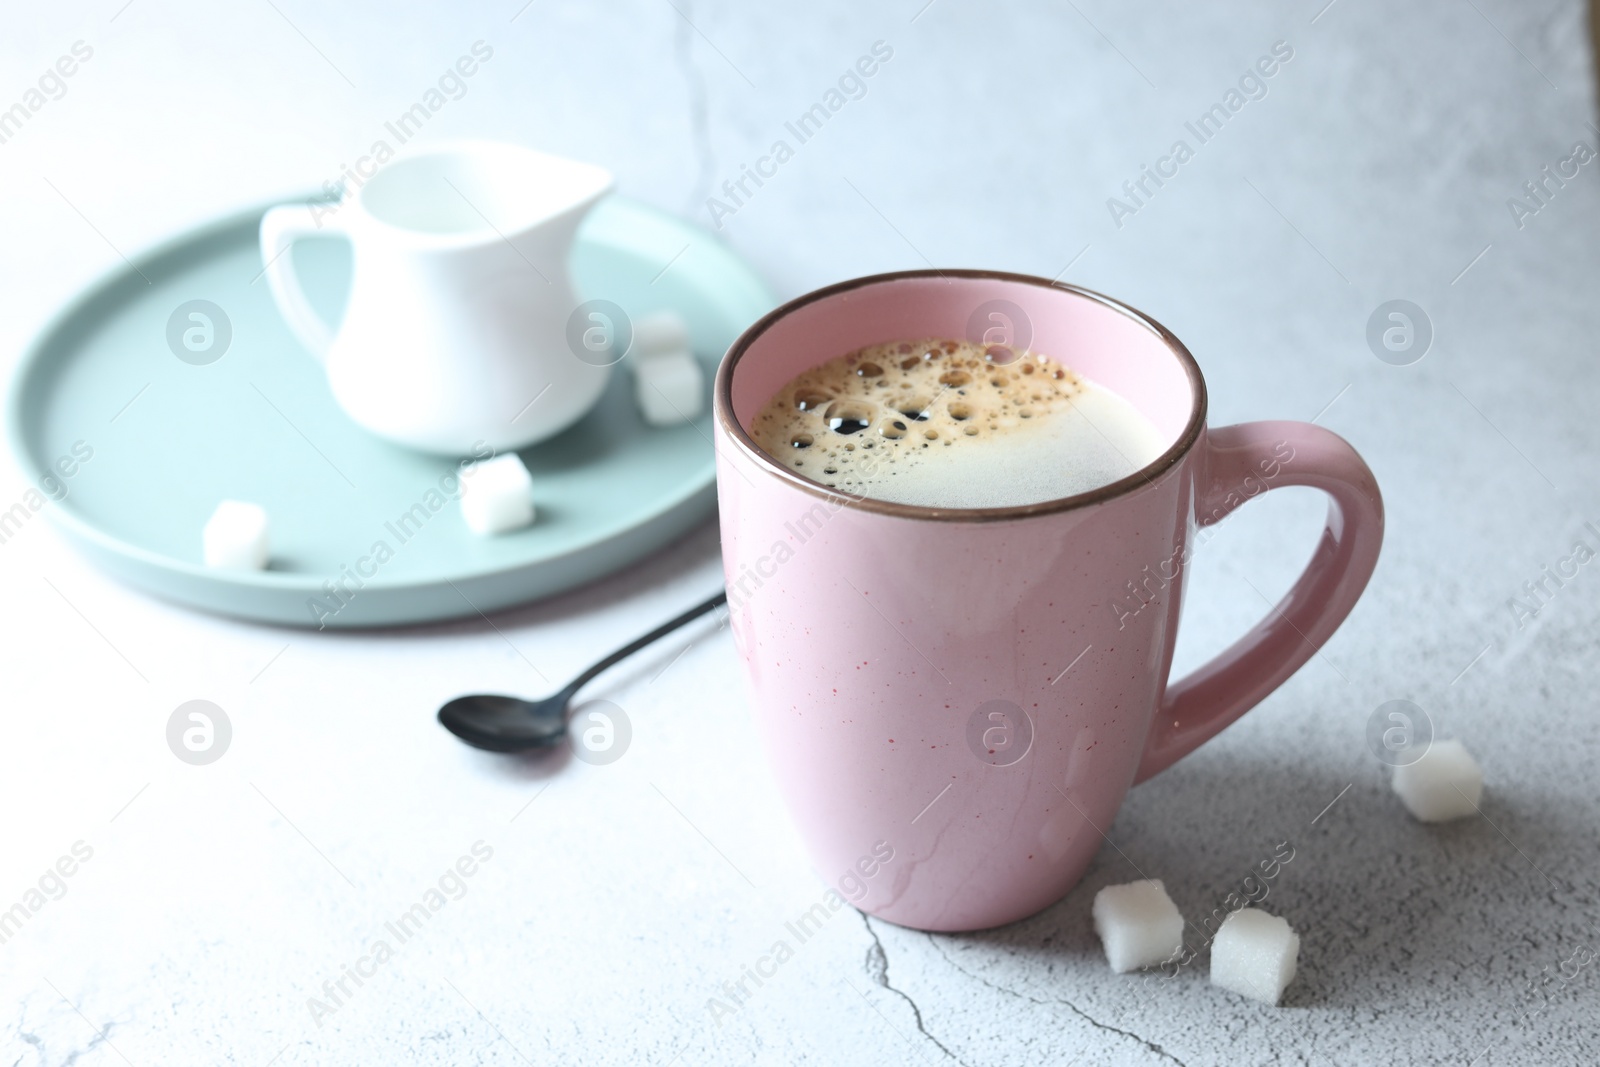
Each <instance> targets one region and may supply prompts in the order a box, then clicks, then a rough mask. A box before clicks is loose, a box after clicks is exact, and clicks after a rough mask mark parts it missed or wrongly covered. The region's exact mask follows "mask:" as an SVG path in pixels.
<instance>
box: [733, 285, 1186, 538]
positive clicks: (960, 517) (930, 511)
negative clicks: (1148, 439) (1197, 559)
mask: <svg viewBox="0 0 1600 1067" xmlns="http://www.w3.org/2000/svg"><path fill="white" fill-rule="evenodd" d="M927 278H943V279H951V278H969V279H982V280H988V281H1005V282H1016V283H1019V284H1022V285H1032V286H1037V287H1038V288H1041V289H1055V290H1058V291H1060V292H1063V293H1069V294H1071V295H1073V296H1077V297H1080V298H1082V299H1086V300H1093V301H1095V302H1096V303H1098V304H1101V305H1103V306H1105V307H1108V308H1110V309H1112V310H1113V311H1117V312H1120V313H1121V314H1123V315H1126V316H1127V317H1128V318H1130V319H1132V320H1133V321H1134V322H1137V323H1138V324H1139V325H1141V326H1143V327H1144V328H1145V329H1147V330H1149V331H1150V332H1151V333H1153V334H1155V335H1156V336H1157V337H1159V338H1160V339H1161V341H1162V342H1163V343H1164V344H1165V345H1166V346H1167V350H1168V351H1169V352H1171V353H1172V354H1173V356H1174V357H1175V358H1176V359H1177V360H1178V362H1179V363H1180V364H1181V365H1182V366H1183V369H1184V372H1185V373H1186V374H1187V375H1188V376H1189V385H1190V390H1191V395H1192V397H1193V399H1192V401H1191V407H1190V411H1189V421H1188V423H1187V425H1185V426H1184V429H1183V433H1181V434H1179V435H1178V439H1177V440H1176V441H1174V442H1173V444H1172V446H1171V447H1169V448H1168V449H1167V450H1166V451H1165V452H1163V453H1161V455H1159V456H1157V457H1156V458H1155V459H1154V460H1152V461H1151V462H1149V463H1147V464H1145V465H1144V466H1143V467H1140V468H1139V469H1138V470H1136V471H1134V472H1133V473H1132V474H1130V475H1128V476H1127V477H1125V478H1119V479H1118V480H1117V481H1114V482H1111V483H1109V484H1107V485H1102V486H1100V487H1099V488H1097V489H1090V490H1088V491H1087V492H1083V493H1076V494H1074V495H1072V496H1064V497H1057V498H1055V499H1053V500H1042V501H1039V502H1037V503H1033V504H1017V505H1012V506H1008V507H989V508H934V507H926V506H924V505H921V504H900V503H895V502H892V501H888V500H876V499H873V498H872V497H866V496H857V495H855V494H852V493H841V492H840V491H839V490H837V489H830V488H829V487H828V486H826V485H823V484H822V483H821V482H818V481H816V480H814V479H811V478H808V477H806V476H805V475H803V474H799V473H797V472H795V471H792V470H789V469H788V468H787V467H785V466H783V464H781V463H779V462H778V461H777V460H776V459H774V458H773V457H772V456H771V455H769V454H767V452H765V451H764V450H763V449H762V448H761V447H760V446H759V445H757V444H756V443H755V440H754V439H753V438H752V437H751V436H750V435H749V434H748V433H746V432H745V428H744V427H743V426H741V425H739V420H738V419H737V418H735V417H734V414H733V376H734V374H735V372H736V371H737V369H738V366H739V361H740V360H741V359H743V358H744V356H745V354H746V353H747V352H748V351H749V349H750V346H751V345H752V344H754V343H755V341H756V339H757V338H758V337H760V336H761V335H762V334H764V333H765V332H766V331H767V330H768V329H770V328H771V327H772V325H773V323H775V322H777V321H778V320H779V319H781V318H783V317H784V316H786V315H789V314H792V313H793V312H795V311H797V310H799V309H800V308H803V307H805V306H806V305H807V304H812V303H815V302H817V301H819V300H826V299H827V298H829V297H831V296H837V295H838V294H839V293H847V292H849V291H851V290H852V289H861V288H865V287H867V286H869V285H879V284H882V283H884V282H896V281H906V280H910V279H927ZM712 404H713V407H714V410H715V416H716V420H717V422H718V423H719V424H720V426H721V428H722V429H723V430H725V431H726V432H727V434H728V436H729V437H730V438H732V439H733V441H734V442H736V443H737V444H738V445H739V446H740V447H741V448H743V449H744V451H745V452H746V454H748V455H750V456H752V457H754V458H755V460H756V462H757V463H759V464H761V465H762V466H763V467H765V468H766V469H767V470H768V471H769V472H770V473H772V474H774V475H777V476H778V477H779V478H781V479H783V480H784V481H786V482H788V483H789V484H790V485H792V486H794V487H796V488H798V489H802V490H804V491H805V492H807V493H809V494H811V495H812V496H815V497H820V498H821V499H824V500H830V501H834V500H837V501H840V502H841V503H842V506H844V507H853V508H857V509H859V510H861V511H868V512H873V513H876V514H879V515H893V516H895V517H896V518H902V519H923V520H930V521H940V522H1003V521H1008V520H1013V519H1026V518H1031V517H1033V516H1035V515H1051V514H1055V513H1056V512H1061V511H1071V510H1073V509H1075V508H1082V507H1088V506H1090V505H1093V504H1102V503H1104V502H1106V501H1108V500H1114V499H1116V498H1117V497H1119V496H1124V495H1126V494H1128V493H1131V492H1133V491H1135V490H1137V489H1140V488H1142V487H1144V486H1147V485H1150V484H1152V483H1154V482H1155V480H1156V479H1157V478H1159V477H1160V476H1162V475H1163V474H1165V473H1167V472H1168V471H1169V470H1171V469H1172V468H1173V467H1174V466H1175V465H1176V464H1177V463H1178V461H1179V460H1180V459H1182V458H1183V457H1184V455H1186V454H1187V453H1188V451H1189V449H1191V448H1193V447H1194V443H1195V442H1196V441H1198V440H1199V439H1200V431H1201V430H1202V429H1203V428H1204V426H1205V421H1206V382H1205V378H1204V377H1202V376H1201V374H1200V365H1199V364H1198V363H1196V362H1195V358H1194V356H1193V355H1191V354H1190V352H1189V350H1188V349H1187V348H1185V347H1184V344H1183V342H1182V341H1180V340H1178V338H1177V337H1176V335H1174V334H1173V332H1172V331H1171V330H1169V329H1167V328H1166V327H1165V326H1163V325H1161V323H1159V322H1157V321H1156V320H1155V319H1153V318H1151V317H1150V316H1149V315H1146V314H1145V313H1144V312H1142V311H1140V310H1138V309H1137V308H1133V307H1130V306H1128V305H1127V304H1124V303H1122V302H1121V301H1120V300H1115V299H1113V298H1111V297H1109V296H1106V295H1105V294H1104V293H1097V292H1095V291H1094V290H1092V289H1084V288H1083V287H1081V286H1077V285H1070V284H1068V283H1066V282H1052V281H1049V280H1048V279H1045V278H1040V277H1038V276H1037V275H1032V274H1012V273H1009V272H1007V271H994V270H903V271H892V272H890V273H887V274H870V275H867V276H866V277H863V278H852V279H850V280H849V281H844V282H838V283H836V284H834V285H830V286H826V287H825V288H822V289H817V290H814V291H812V292H809V293H806V294H805V295H804V296H798V297H796V298H795V299H793V300H791V301H789V302H788V303H786V304H783V305H782V306H780V307H777V308H774V309H773V310H772V311H769V312H768V313H767V314H766V315H764V316H762V318H761V319H759V320H758V321H757V322H755V323H754V324H753V325H752V326H751V327H750V328H749V329H747V330H745V332H744V333H742V334H740V335H739V339H738V340H736V341H734V342H733V345H732V346H731V347H730V348H729V349H728V353H727V355H725V356H724V357H723V358H722V363H721V365H720V366H718V368H717V378H716V385H715V389H714V392H713V398H712Z"/></svg>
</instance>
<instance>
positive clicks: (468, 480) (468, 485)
mask: <svg viewBox="0 0 1600 1067" xmlns="http://www.w3.org/2000/svg"><path fill="white" fill-rule="evenodd" d="M461 517H462V518H464V519H466V520H467V525H468V526H469V527H471V528H472V532H473V533H478V534H484V535H489V534H500V533H505V532H506V531H508V530H516V529H520V528H521V527H523V526H527V525H528V524H529V523H531V522H533V477H532V475H530V474H529V473H528V468H527V467H524V466H523V465H522V457H521V456H519V455H517V454H516V453H515V452H510V453H507V454H506V455H503V456H496V457H495V458H493V459H486V460H484V461H483V462H481V463H475V464H473V465H472V466H471V467H468V468H467V469H466V470H464V471H462V472H461Z"/></svg>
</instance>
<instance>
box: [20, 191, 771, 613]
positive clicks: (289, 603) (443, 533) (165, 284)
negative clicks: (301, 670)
mask: <svg viewBox="0 0 1600 1067" xmlns="http://www.w3.org/2000/svg"><path fill="white" fill-rule="evenodd" d="M264 210H265V208H264V207H263V208H262V209H259V210H255V211H250V212H247V213H244V214H241V215H237V216H234V217H232V218H228V219H224V220H221V221H219V222H217V223H215V224H212V225H209V226H206V227H203V228H201V229H198V230H195V231H192V232H190V233H187V234H185V235H183V236H181V237H179V238H178V239H176V240H175V241H172V242H170V243H168V244H166V245H164V246H162V247H161V248H158V249H156V250H155V251H153V252H151V253H149V254H147V255H145V256H143V257H141V258H139V259H137V260H135V261H134V262H133V263H132V264H131V265H130V266H128V267H125V268H123V269H121V270H118V271H116V272H114V273H113V274H111V275H110V276H109V277H107V278H106V279H104V280H103V281H102V282H100V283H99V284H98V285H96V286H94V287H93V288H92V289H90V290H89V291H88V292H87V293H85V294H84V295H83V296H81V297H80V298H78V299H77V300H76V301H74V302H73V303H72V304H71V305H69V306H68V307H67V308H66V309H65V310H64V311H63V312H61V314H60V315H58V316H57V317H56V319H55V320H54V321H53V322H52V323H51V325H50V326H49V327H48V328H47V329H46V330H45V331H44V333H43V334H42V335H41V336H40V337H39V338H38V339H37V340H36V341H35V342H34V344H33V345H32V346H31V348H30V349H29V351H28V352H27V353H26V354H25V355H24V357H23V359H22V362H21V365H20V367H19V369H18V372H17V376H16V379H15V381H14V382H13V387H12V391H11V396H10V406H9V411H8V413H7V414H8V430H9V432H10V437H11V444H12V448H13V450H14V452H15V454H16V457H17V459H18V461H19V462H20V464H21V466H22V469H23V471H24V472H25V474H26V476H27V477H28V478H29V479H30V480H31V481H32V482H33V484H35V485H40V484H41V483H42V484H43V485H44V487H45V489H47V490H54V494H52V495H58V494H59V492H60V489H59V488H58V487H59V486H64V487H65V490H66V495H65V496H64V497H63V498H61V499H60V500H58V501H55V502H52V503H48V504H45V505H44V509H43V510H46V511H48V512H50V513H51V515H52V516H53V517H54V519H55V520H56V522H57V524H58V527H59V528H60V529H61V530H62V531H63V532H64V533H65V535H66V537H67V539H68V540H69V541H70V542H71V543H72V544H74V545H75V546H77V548H78V549H79V550H80V551H82V552H83V553H84V554H85V555H87V556H88V557H89V558H90V559H92V560H93V561H94V562H95V563H96V564H98V565H99V566H101V567H103V568H104V569H105V570H107V571H109V572H110V573H112V574H114V575H116V576H117V577H118V578H121V579H123V580H124V581H127V582H129V583H130V584H132V585H135V586H137V587H139V588H141V589H144V590H146V591H148V592H150V593H154V594H155V595H157V596H160V597H164V598H166V599H168V600H173V601H177V602H178V603H181V604H186V605H189V606H192V607H196V608H201V609H204V610H206V611H213V612H218V613H221V614H224V615H233V616H238V617H241V618H246V619H255V620H259V621H262V622H270V623H279V624H284V625H290V626H319V625H321V626H325V627H339V628H350V627H371V626H393V625H399V624H404V623H416V622H424V621H429V620H435V619H445V618H451V617H456V616H463V615H477V614H478V613H479V612H488V611H493V610H495V609H497V608H504V607H507V606H509V605H512V604H519V603H523V602H525V601H529V600H534V599H537V598H539V597H543V596H548V595H550V594H552V593H556V592H560V591H561V590H564V589H569V588H571V587H573V586H577V585H581V584H582V583H584V582H588V581H592V580H593V579H595V578H598V577H600V576H602V575H605V574H607V573H610V572H612V571H615V570H617V569H618V568H620V567H623V566H626V565H627V564H629V563H631V562H633V561H635V560H637V559H639V558H641V557H643V556H645V555H646V554H648V553H650V552H652V551H654V550H656V549H658V548H660V547H662V546H663V545H665V544H667V543H668V542H670V541H672V540H674V539H675V538H677V537H679V536H681V535H682V534H684V533H686V532H687V531H688V530H689V529H691V528H692V527H693V526H695V525H696V524H697V523H699V522H700V521H702V520H703V519H704V518H705V517H706V516H707V515H709V514H710V513H711V511H712V510H713V508H714V507H715V495H714V494H715V490H714V474H713V467H712V451H711V429H710V404H709V396H708V403H707V405H706V414H704V415H702V416H701V417H700V418H699V419H698V420H696V421H695V422H693V423H689V424H686V425H682V426H676V427H672V428H669V429H653V428H651V427H648V426H646V425H645V424H644V423H643V421H642V420H641V419H640V417H639V414H638V411H637V409H636V408H635V406H634V403H633V396H632V393H633V382H632V377H633V375H632V368H631V367H629V366H628V364H629V363H631V360H624V361H623V363H621V364H619V365H618V366H617V368H616V370H615V371H614V372H613V375H612V379H611V384H610V386H609V387H608V389H607V391H606V393H605V395H604V396H603V397H602V398H601V400H600V403H599V404H598V405H597V406H596V407H595V409H594V410H593V411H591V412H590V413H589V414H588V415H587V416H586V417H585V418H584V419H583V420H582V421H581V422H579V423H578V424H577V425H575V426H574V427H572V428H571V429H570V430H567V431H566V432H564V433H562V434H561V435H560V436H558V437H556V438H554V439H552V440H550V441H547V442H544V443H542V444H539V445H535V446H533V447H531V448H528V449H524V450H523V451H522V453H521V455H522V458H523V461H524V462H525V463H526V464H527V466H528V469H529V470H530V471H531V472H532V473H533V477H534V482H535V487H536V499H537V504H538V511H539V519H538V521H537V522H536V523H535V524H534V525H533V526H531V527H529V528H527V529H525V530H521V531H518V532H516V533H512V534H508V535H502V536H500V537H494V538H483V537H479V536H477V535H475V534H473V533H472V532H471V531H470V530H468V529H467V527H466V525H465V523H464V522H463V521H462V519H461V515H460V509H459V507H458V505H457V504H456V502H455V501H454V500H446V501H445V502H444V506H442V507H440V508H439V509H438V510H437V511H436V512H429V513H428V517H427V519H426V521H422V522H420V524H419V523H418V522H417V520H416V519H413V520H412V521H411V522H410V523H407V524H406V525H405V526H404V527H403V529H402V528H401V527H398V526H396V525H395V524H396V520H397V519H398V518H399V517H400V516H401V515H402V514H403V513H405V512H407V511H408V510H410V509H411V508H412V507H413V505H416V504H418V503H422V504H423V505H424V508H425V509H426V507H427V505H428V504H429V503H430V502H436V501H437V498H429V496H428V491H429V490H430V489H432V488H435V487H436V486H437V485H438V482H439V479H440V477H441V476H443V475H445V474H447V473H449V472H450V471H451V470H453V468H454V466H455V464H454V463H453V462H452V461H450V460H448V459H440V458H438V457H431V456H426V455H422V454H418V453H412V452H407V451H405V450H403V449H401V448H398V447H396V446H394V445H390V444H386V443H385V442H383V441H380V440H378V439H377V438H375V437H372V436H370V435H369V434H367V433H366V432H365V431H363V430H361V429H360V428H358V427H357V426H356V425H355V424H354V423H352V422H350V420H349V419H348V418H346V417H345V415H344V414H343V412H342V411H341V410H340V409H339V407H338V406H337V405H336V404H335V402H334V399H333V396H332V394H331V393H330V392H329V390H328V385H327V380H326V379H325V378H324V376H323V372H322V367H321V365H320V364H319V363H318V362H317V360H316V359H314V358H313V357H312V356H311V355H310V354H308V353H307V352H306V351H304V350H303V349H302V348H301V347H300V345H299V344H298V343H297V342H296V341H295V340H294V339H293V338H292V337H291V336H290V334H289V332H288V329H287V328H286V327H285V326H284V324H283V322H282V320H281V319H280V318H279V316H278V313H277V310H276V308H275V307H274V305H273V303H272V298H271V296H270V295H269V293H268V291H267V283H266V280H265V279H264V278H260V277H259V274H260V271H261V256H260V252H259V250H258V246H257V236H256V235H257V227H258V224H259V222H260V219H261V215H262V212H263V211H264ZM292 254H293V255H294V256H295V262H296V266H297V267H298V269H299V273H300V276H301V278H302V279H303V281H304V284H305V286H306V289H307V292H308V295H309V297H310V299H311V301H312V303H313V304H314V305H316V307H317V309H318V310H319V311H321V312H322V313H323V314H324V315H325V316H327V317H328V318H329V319H330V321H333V320H336V319H337V317H338V314H339V311H340V309H341V308H342V307H343V303H344V298H345V292H346V289H347V286H348V273H349V251H348V246H346V245H344V244H343V243H342V242H340V241H338V240H336V239H330V240H326V241H324V240H313V241H305V242H302V243H301V244H300V245H299V246H297V248H296V250H295V251H294V253H292ZM572 268H573V274H574V278H575V281H576V283H577V288H578V291H579V293H580V295H581V296H582V297H584V298H585V299H605V300H610V301H613V302H615V303H616V304H618V305H620V306H621V307H622V308H623V309H624V310H625V311H626V312H627V313H628V314H629V315H630V316H632V317H634V318H638V317H639V316H642V315H644V314H647V313H649V312H651V311H657V310H661V309H663V308H672V309H674V310H676V311H677V312H678V313H680V314H681V315H682V316H683V317H684V318H685V320H686V321H687V322H688V324H689V330H690V336H691V337H692V339H693V345H694V348H695V350H696V353H697V354H698V356H699V357H700V358H701V359H702V360H703V361H705V364H706V372H707V373H706V380H707V390H708V392H709V388H710V384H709V383H710V378H711V371H712V369H713V366H714V360H715V358H717V357H720V355H721V354H722V352H724V351H725V350H726V349H727V347H728V345H729V344H730V343H732V341H733V340H734V338H735V337H737V336H738V335H739V333H740V332H741V331H742V330H743V329H744V328H745V327H746V326H748V325H749V324H750V323H751V322H753V321H754V320H755V319H757V318H759V317H760V316H761V315H762V314H764V313H766V312H767V311H768V310H770V309H771V307H772V306H773V303H774V301H773V299H772V297H771V295H770V294H769V293H768V291H767V289H766V287H765V286H764V285H763V284H762V282H761V281H760V279H759V278H758V277H757V276H756V275H755V273H754V272H753V271H752V270H751V269H750V268H749V267H748V266H746V265H745V264H744V263H743V262H742V261H741V260H739V259H738V258H737V257H735V256H734V255H733V253H731V252H730V251H728V249H727V248H726V247H724V246H723V245H722V244H721V243H720V242H719V241H718V240H717V239H716V238H714V237H712V236H711V235H710V234H708V233H706V232H705V231H702V230H699V229H696V228H694V227H691V226H689V225H686V224H685V223H683V222H681V221H679V220H677V219H675V218H672V217H671V216H669V215H666V214H664V213H662V212H660V211H657V210H654V209H652V208H649V207H646V206H644V205H642V204H639V203H636V202H632V201H629V200H626V199H622V198H619V197H611V198H608V199H607V200H605V201H602V202H601V204H600V205H599V206H597V207H596V208H595V209H594V211H593V213H592V214H591V215H590V216H589V218H588V219H587V220H586V221H585V223H584V225H583V227H582V229H581V230H580V232H579V234H578V241H577V246H576V248H575V250H574V252H573V263H572ZM195 299H200V300H208V301H211V302H212V303H214V304H216V305H217V306H219V307H221V308H222V309H223V311H224V313H225V314H226V315H227V317H228V320H229V322H230V324H231V327H232V339H231V341H230V343H229V346H228V348H227V350H226V351H225V352H224V354H223V355H222V357H221V358H220V359H218V360H217V361H216V362H213V363H209V364H205V365H193V364H191V363H188V362H184V361H183V360H180V359H178V358H177V357H176V356H175V355H174V354H173V351H172V349H171V348H169V347H168V343H167V323H168V319H169V318H170V317H171V316H172V314H173V312H174V310H175V309H176V308H177V307H178V306H179V305H180V304H183V303H185V302H186V301H190V300H195ZM80 442H81V443H80ZM75 446H76V448H77V452H78V457H81V455H82V454H83V453H84V452H85V451H86V450H92V455H91V456H90V458H89V459H88V460H87V461H85V462H79V461H78V458H77V457H74V447H75ZM63 457H67V458H66V460H65V461H63V462H62V465H61V467H60V468H59V470H68V469H71V470H72V471H73V473H72V474H71V476H70V477H67V478H64V479H61V480H60V481H59V482H51V481H50V480H49V478H50V476H49V474H48V472H50V471H51V469H52V467H54V466H55V465H56V464H57V463H58V461H62V460H63ZM224 498H233V499H241V500H250V501H254V502H256V503H259V504H261V505H262V506H264V507H265V508H266V509H267V513H268V516H269V521H270V524H271V542H272V560H271V564H270V565H269V567H268V569H267V570H265V571H260V572H242V573H241V572H228V571H219V570H212V569H210V568H207V567H205V566H203V565H202V564H201V561H200V560H201V557H200V530H201V527H202V526H204V524H205V521H206V519H207V518H208V517H209V516H210V514H211V512H212V510H213V509H214V508H215V507H216V505H217V503H218V501H220V500H222V499H224ZM37 499H38V498H37V497H35V498H34V501H35V502H37ZM413 514H415V513H413ZM419 525H420V528H418V527H419ZM402 532H403V533H405V534H406V535H408V536H406V538H405V539H404V540H402V539H401V536H400V534H401V533H402ZM380 542H381V543H383V544H384V545H386V546H387V548H388V551H389V553H390V554H391V555H390V556H389V558H387V559H386V560H385V561H384V562H382V563H379V562H378V559H379V557H380V556H382V555H383V553H381V552H378V551H376V549H377V546H378V544H379V543H380ZM363 572H372V573H370V575H368V574H365V573H363ZM328 583H332V585H331V586H330V585H329V584H328ZM358 583H359V585H358ZM341 585H342V587H343V590H342V591H339V592H338V593H337V596H335V595H334V593H333V589H334V588H335V587H338V586H341Z"/></svg>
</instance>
